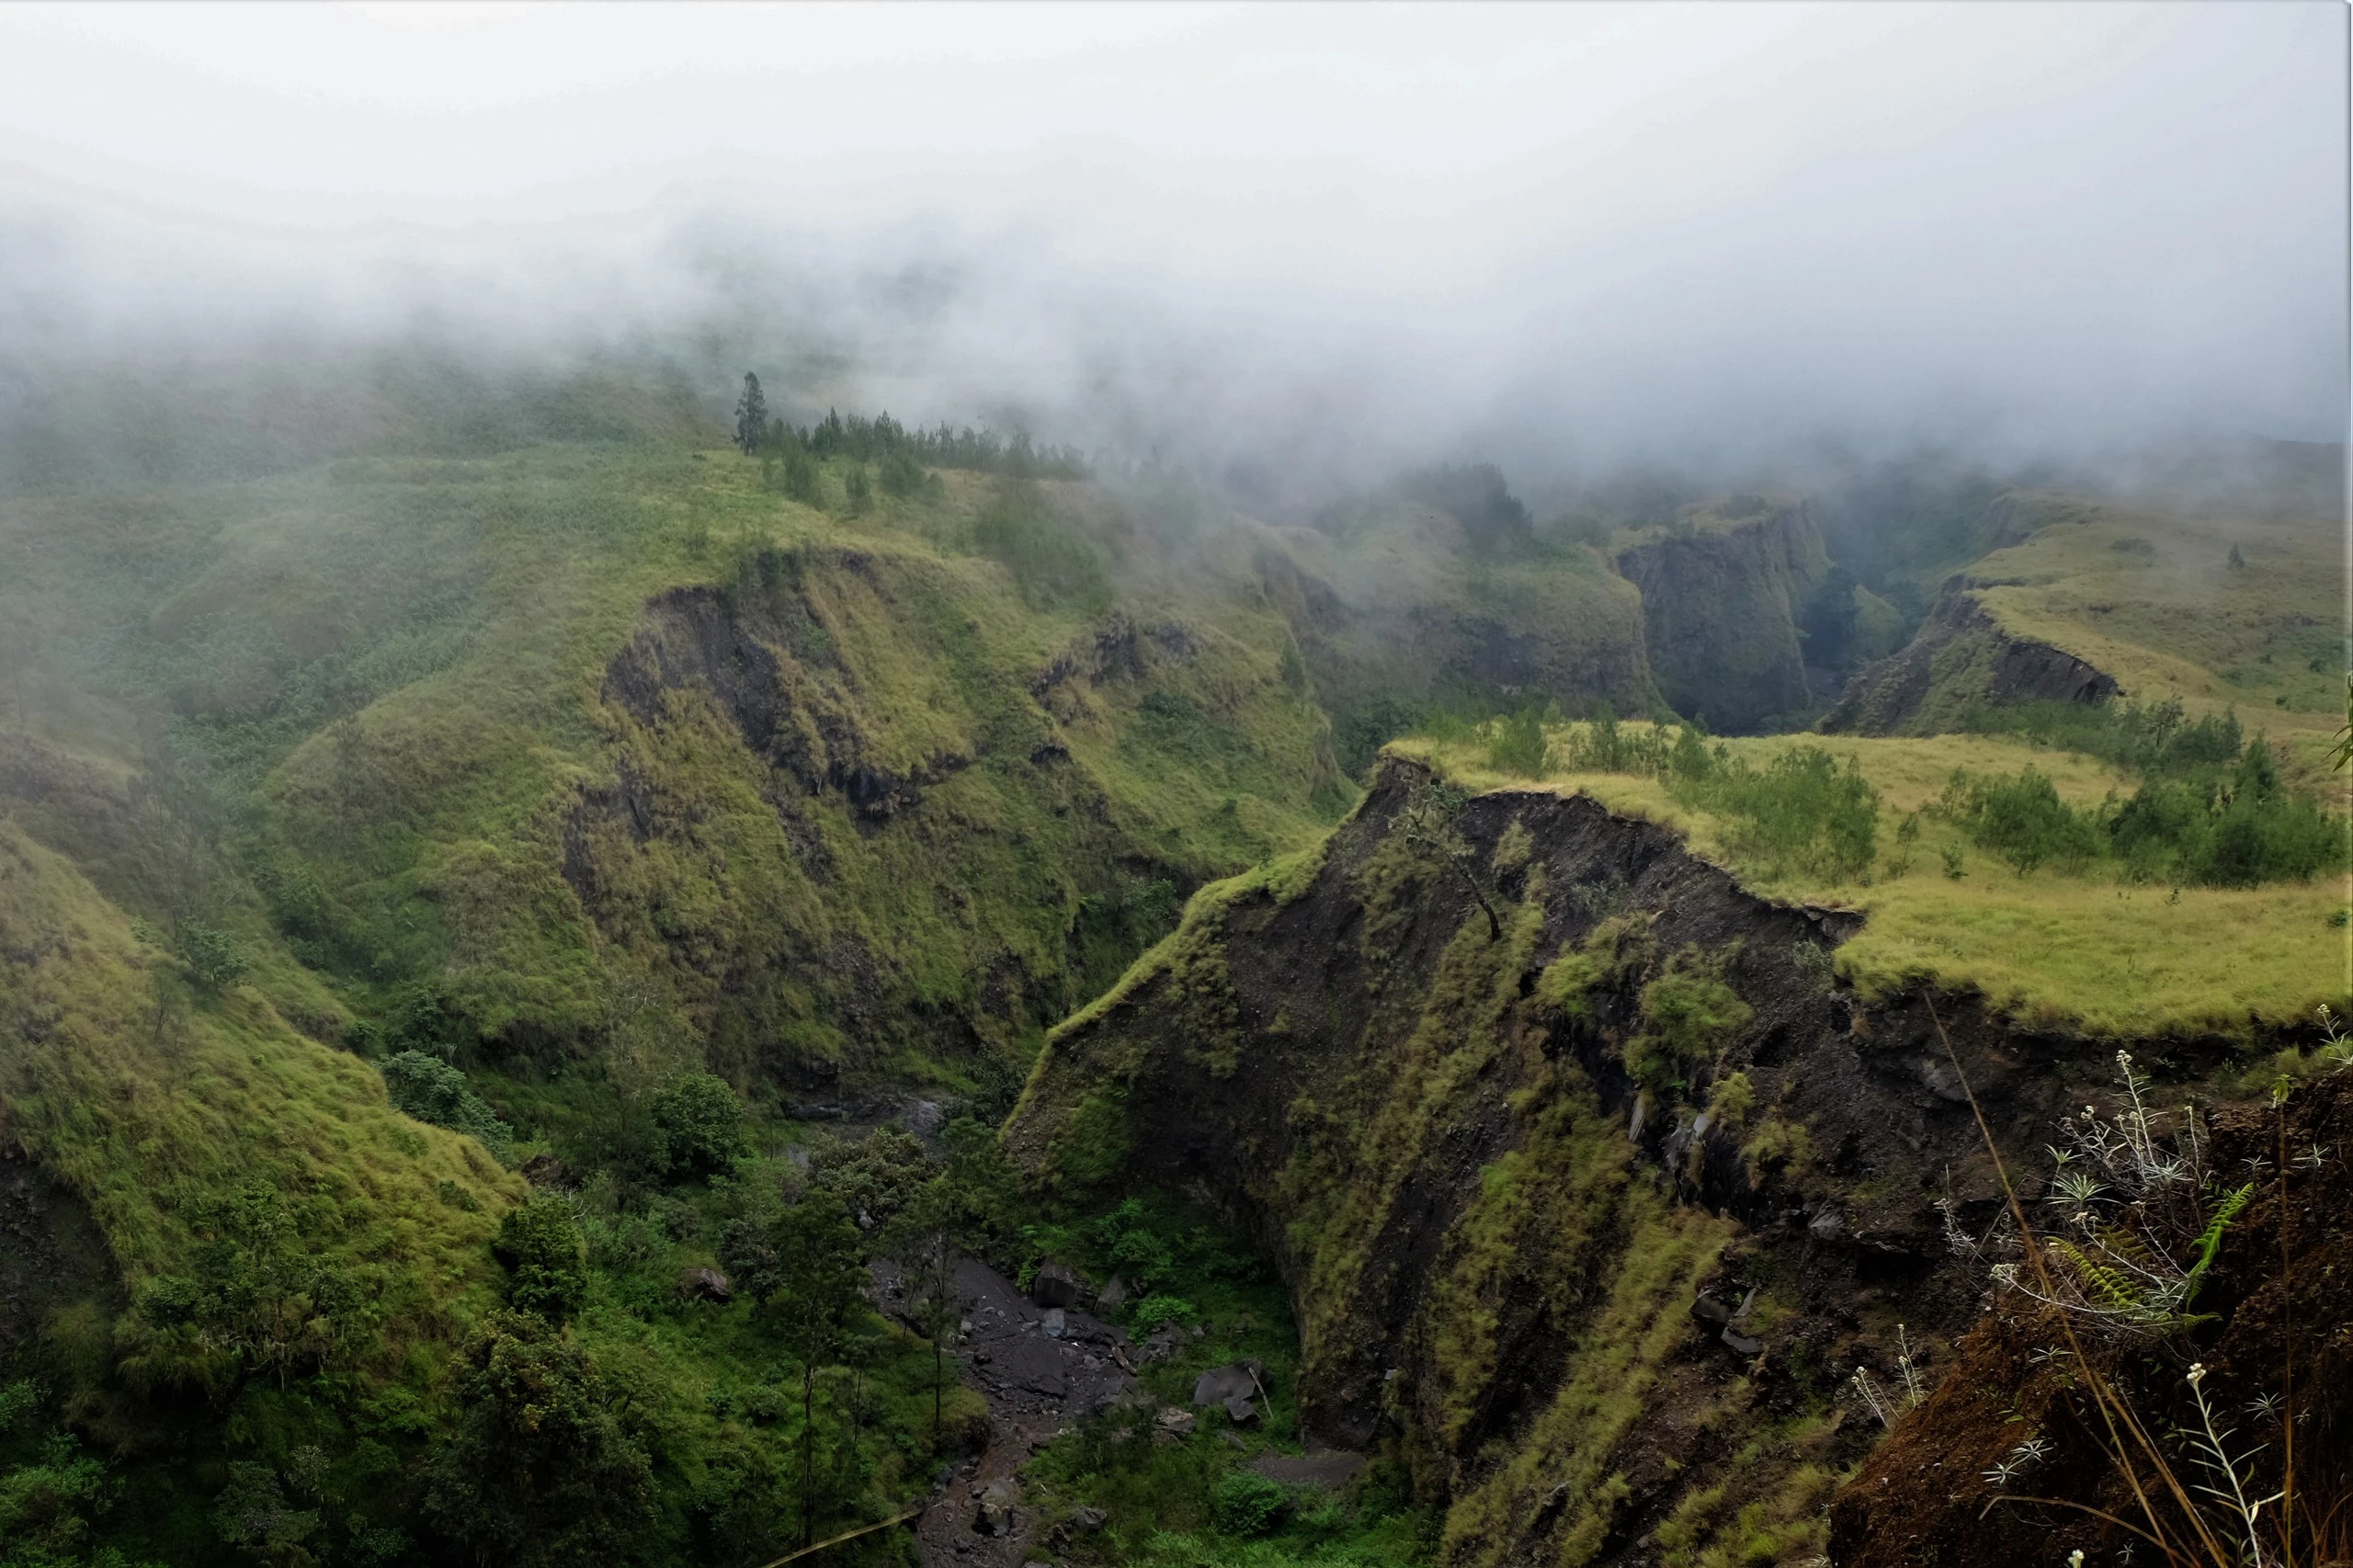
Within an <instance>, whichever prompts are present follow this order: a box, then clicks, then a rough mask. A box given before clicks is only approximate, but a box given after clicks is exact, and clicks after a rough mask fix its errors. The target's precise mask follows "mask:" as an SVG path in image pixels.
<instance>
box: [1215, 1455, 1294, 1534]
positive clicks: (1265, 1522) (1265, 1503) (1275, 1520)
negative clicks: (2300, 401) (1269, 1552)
mask: <svg viewBox="0 0 2353 1568" xmlns="http://www.w3.org/2000/svg"><path fill="white" fill-rule="evenodd" d="M1289 1508H1290V1494H1289V1493H1287V1492H1285V1491H1284V1490H1283V1489H1282V1488H1281V1487H1280V1486H1279V1485H1277V1484H1276V1483H1273V1482H1271V1481H1269V1480H1267V1478H1266V1477H1265V1476H1263V1475H1260V1474H1258V1473H1257V1472H1256V1471H1248V1470H1230V1471H1226V1472H1225V1474H1224V1475H1223V1476H1222V1478H1220V1480H1219V1481H1218V1483H1217V1490H1216V1492H1215V1493H1213V1494H1211V1504H1210V1509H1211V1515H1212V1516H1213V1517H1215V1518H1216V1520H1217V1528H1219V1529H1221V1530H1222V1531H1224V1532H1225V1533H1226V1534H1227V1535H1242V1536H1251V1535H1265V1534H1266V1533H1267V1531H1268V1530H1271V1529H1273V1528H1275V1527H1276V1526H1277V1525H1279V1524H1280V1523H1281V1522H1282V1517H1283V1515H1284V1513H1285V1512H1286V1511H1288V1510H1289Z"/></svg>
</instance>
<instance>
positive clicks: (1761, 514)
mask: <svg viewBox="0 0 2353 1568" xmlns="http://www.w3.org/2000/svg"><path fill="white" fill-rule="evenodd" d="M1618 570H1619V571H1620V573H1621V574H1624V575H1625V577H1626V578H1627V580H1628V581H1630V582H1631V583H1632V584H1633V585H1634V586H1635V587H1636V588H1638V589H1640V590H1641V591H1642V596H1643V647H1644V649H1645V652H1646V653H1647V656H1648V658H1649V661H1650V670H1651V675H1652V676H1653V677H1654V679H1655V680H1656V681H1657V682H1658V687H1659V690H1660V692H1661V693H1662V694H1663V695H1664V696H1665V699H1666V700H1667V703H1668V705H1669V706H1671V707H1672V708H1674V709H1675V710H1676V711H1677V712H1678V713H1685V714H1689V715H1692V716H1694V717H1698V718H1702V719H1704V720H1705V721H1706V722H1707V723H1708V724H1709V725H1710V727H1711V728H1713V729H1716V730H1719V731H1722V732H1724V733H1740V732H1743V731H1747V730H1753V729H1756V728H1758V727H1760V726H1762V725H1764V724H1765V723H1766V722H1768V720H1772V719H1776V718H1779V717H1783V716H1787V715H1791V714H1802V713H1803V712H1805V711H1806V710H1810V709H1812V708H1813V706H1814V703H1815V694H1814V691H1813V686H1812V684H1811V683H1810V682H1809V680H1808V678H1807V675H1806V667H1805V654H1806V650H1805V640H1804V638H1803V637H1802V635H1801V633H1800V631H1799V620H1800V617H1801V615H1802V612H1803V610H1804V608H1805V606H1806V604H1807V603H1808V601H1809V600H1810V599H1811V598H1812V597H1813V593H1814V591H1815V589H1816V588H1817V587H1818V586H1819V585H1821V583H1822V582H1823V580H1824V577H1825V576H1826V575H1827V574H1828V573H1829V570H1830V558H1829V556H1828V555H1827V554H1826V553H1825V552H1824V548H1823V542H1822V530H1821V529H1820V528H1816V527H1815V526H1814V521H1813V515H1812V514H1811V513H1810V512H1809V511H1808V510H1807V509H1806V506H1805V504H1804V503H1803V502H1802V501H1796V502H1777V501H1768V500H1767V499H1766V498H1765V497H1762V496H1745V497H1735V498H1734V499H1733V502H1731V503H1727V504H1726V505H1725V506H1723V507H1722V508H1719V509H1718V510H1717V511H1714V512H1710V513H1704V514H1701V515H1699V517H1695V518H1687V519H1685V522H1684V525H1683V526H1678V527H1676V528H1668V529H1666V530H1665V532H1664V533H1662V534H1660V535H1659V536H1658V537H1655V538H1653V539H1650V540H1645V541H1644V542H1643V543H1641V544H1637V545H1634V546H1632V547H1631V548H1630V549H1628V550H1625V551H1620V554H1619V556H1618Z"/></svg>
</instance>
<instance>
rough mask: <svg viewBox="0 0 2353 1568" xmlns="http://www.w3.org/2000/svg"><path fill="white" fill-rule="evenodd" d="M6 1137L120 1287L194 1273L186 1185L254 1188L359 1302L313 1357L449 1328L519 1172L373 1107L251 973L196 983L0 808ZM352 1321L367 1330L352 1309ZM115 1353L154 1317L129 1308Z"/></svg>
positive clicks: (376, 1347)
mask: <svg viewBox="0 0 2353 1568" xmlns="http://www.w3.org/2000/svg"><path fill="white" fill-rule="evenodd" d="M0 884H4V885H0V951H5V952H6V955H7V958H6V1014H5V1016H4V1017H0V1074H5V1076H0V1134H4V1135H5V1136H6V1137H7V1138H8V1139H9V1141H10V1142H13V1143H15V1144H17V1145H18V1146H20V1147H22V1148H23V1149H24V1150H25V1151H26V1152H28V1153H30V1154H32V1155H33V1156H34V1157H35V1158H36V1159H38V1160H40V1162H41V1163H42V1164H44V1165H47V1166H49V1167H50V1168H51V1170H53V1171H55V1172H57V1173H58V1174H59V1175H61V1176H64V1177H65V1178H66V1179H67V1180H68V1181H70V1182H71V1183H72V1184H73V1186H74V1188H75V1189H76V1190H77V1191H78V1192H79V1193H80V1195H81V1196H82V1197H83V1199H85V1201H86V1202H87V1203H88V1204H89V1206H90V1208H91V1210H92V1211H93V1214H94V1216H95V1217H96V1219H97V1222H98V1225H99V1227H100V1229H101V1231H102V1232H103V1233H104V1234H105V1237H106V1239H107V1242H108V1245H109V1246H110V1247H111V1249H112V1252H113V1255H114V1258H115V1261H116V1264H117V1266H118V1267H119V1274H120V1278H121V1279H122V1282H123V1284H124V1286H125V1287H126V1288H127V1290H129V1291H130V1292H131V1294H133V1295H134V1296H135V1295H136V1294H137V1293H138V1292H139V1291H140V1290H142V1288H143V1287H145V1286H146V1285H148V1284H150V1283H152V1282H153V1280H155V1279H156V1278H158V1277H159V1276H161V1275H164V1274H167V1273H171V1272H174V1271H176V1270H178V1269H181V1268H184V1267H187V1265H188V1257H189V1251H190V1247H191V1245H192V1243H193V1239H194V1235H193V1230H192V1215H193V1212H194V1210H195V1209H196V1200H198V1199H201V1198H202V1197H204V1196H206V1195H208V1194H218V1193H222V1192H227V1191H232V1190H235V1189H238V1188H244V1187H253V1186H255V1185H256V1184H259V1185H260V1186H261V1187H265V1188H267V1191H268V1192H269V1193H270V1194H271V1195H274V1200H275V1201H278V1202H281V1203H283V1204H284V1205H285V1206H286V1207H287V1209H288V1210H289V1213H290V1221H291V1223H292V1224H293V1226H294V1227H295V1233H296V1234H297V1235H298V1236H299V1237H300V1244H301V1246H302V1247H303V1248H304V1249H306V1250H308V1251H309V1252H311V1253H312V1254H313V1256H315V1257H316V1258H318V1259H319V1260H320V1261H321V1262H322V1263H323V1264H324V1265H326V1266H328V1267H335V1268H337V1269H341V1270H345V1271H347V1272H348V1273H349V1274H350V1276H351V1277H352V1278H353V1280H354V1281H355V1283H356V1284H357V1286H358V1290H359V1294H360V1300H359V1301H358V1302H356V1303H355V1304H354V1308H353V1311H354V1313H355V1322H354V1323H353V1324H341V1325H337V1343H336V1345H335V1347H334V1348H333V1350H332V1351H330V1352H328V1353H327V1358H328V1359H329V1360H330V1361H341V1362H343V1364H344V1366H345V1368H346V1369H349V1368H350V1367H352V1366H354V1365H360V1364H364V1365H366V1366H369V1367H372V1368H374V1369H377V1370H379V1371H382V1370H385V1369H389V1368H391V1367H392V1366H393V1365H394V1364H396V1363H397V1362H398V1360H399V1359H400V1358H401V1356H402V1355H403V1354H404V1352H405V1350H406V1348H407V1347H408V1346H412V1345H414V1344H415V1343H416V1342H417V1341H418V1340H419V1339H420V1338H424V1339H438V1338H442V1337H445V1336H447V1335H449V1334H450V1333H451V1332H453V1329H454V1324H453V1321H452V1318H451V1313H452V1312H456V1313H457V1314H458V1317H457V1321H459V1322H462V1321H463V1319H464V1317H465V1316H466V1315H468V1313H469V1312H470V1311H471V1309H467V1308H463V1307H460V1305H459V1303H460V1301H463V1300H464V1299H465V1298H466V1297H467V1296H468V1295H469V1294H470V1293H471V1292H472V1291H473V1290H474V1288H475V1287H476V1286H477V1285H479V1284H480V1283H481V1282H482V1281H483V1280H484V1279H485V1278H488V1277H489V1276H490V1275H491V1274H492V1273H493V1272H494V1270H493V1269H492V1267H491V1265H490V1261H489V1258H488V1256H487V1254H486V1252H485V1251H484V1244H485V1243H486V1242H487V1241H488V1239H489V1236H490V1233H491V1231H492V1230H493V1229H494V1228H495V1225H496V1221H497V1215H498V1212H499V1210H500V1209H501V1207H502V1206H503V1205H504V1204H505V1203H506V1201H508V1200H511V1199H513V1198H514V1197H515V1196H516V1195H517V1194H518V1193H519V1192H520V1191H521V1189H522V1183H521V1182H520V1180H519V1179H518V1178H517V1177H516V1176H512V1175H510V1174H509V1173H507V1172H506V1171H503V1170H501V1169H500V1168H499V1167H498V1165H497V1164H496V1162H494V1161H493V1160H492V1159H490V1157H489V1156H488V1155H487V1154H486V1153H484V1152H483V1149H482V1148H481V1146H480V1145H479V1144H477V1143H475V1142H472V1140H470V1139H462V1138H460V1137H457V1136H456V1135H454V1134H452V1133H449V1132H446V1131H442V1130H440V1129H438V1128H433V1127H427V1126H425V1125H424V1124H422V1123H419V1122H415V1121H413V1120H411V1119H408V1118H407V1117H404V1116H403V1115H401V1114H400V1113H399V1112H397V1111H395V1110H393V1109H392V1108H391V1106H390V1105H389V1104H388V1103H387V1102H386V1099H385V1096H384V1086H383V1083H382V1081H381V1079H380V1078H379V1077H378V1076H377V1074H376V1073H375V1072H374V1071H373V1070H372V1069H371V1068H369V1066H368V1065H367V1064H365V1063H364V1062H358V1061H357V1060H355V1059H354V1058H352V1057H351V1056H350V1055H348V1054H347V1053H346V1052H343V1051H336V1050H334V1049H332V1048H330V1047H328V1046H325V1045H322V1044H320V1043H319V1042H318V1041H316V1040H311V1039H308V1038H306V1037H305V1036H303V1035H302V1034H301V1033H300V1032H299V1031H297V1030H296V1029H294V1028H291V1027H290V1026H289V1025H288V1024H287V1023H286V1022H285V1020H284V1019H283V1018H282V1017H280V1016H279V1015H278V1012H277V1010H276V1009H275V1008H274V1007H273V1006H271V1005H270V1003H269V1001H268V999H267V996H266V995H264V994H262V992H261V990H260V989H259V988H257V987H256V986H250V985H244V984H237V983H233V984H230V985H228V986H225V987H207V986H205V985H202V984H200V983H196V982H194V981H193V980H192V979H191V978H190V977H189V976H188V974H187V973H186V972H185V971H184V969H183V966H182V965H180V964H179V963H178V962H177V961H176V960H175V959H173V958H172V957H171V955H169V954H167V953H165V951H163V950H161V949H158V948H157V947H155V946H154V945H153V943H151V942H148V941H145V940H142V937H140V936H139V934H137V933H136V932H135V931H134V930H133V927H132V925H131V920H130V919H129V917H127V916H126V915H123V913H122V912H121V911H120V910H119V909H118V908H117V907H115V906H114V905H113V904H112V903H108V901H107V900H106V899H105V898H104V897H103V896H102V895H101V894H100V893H99V892H97V889H96V888H94V887H93V886H92V885H91V884H90V882H89V881H87V880H86V879H85V878H84V877H83V876H82V875H81V873H80V872H79V871H77V870H76V869H74V867H73V866H72V865H71V864H70V863H68V862H67V861H66V860H65V859H64V858H63V857H62V856H60V855H58V854H57V853H56V852H54V851H52V850H51V849H48V848H46V847H44V846H41V845H40V844H39V843H37V842H35V841H34V840H32V839H31V838H30V837H29V836H28V835H26V834H25V833H24V832H23V831H22V830H21V829H19V828H17V827H16V826H15V825H14V824H0ZM362 1322H364V1331H363V1329H362V1327H361V1324H362ZM119 1333H120V1335H121V1336H122V1340H123V1344H124V1346H125V1348H126V1349H128V1350H131V1351H132V1352H133V1353H136V1352H137V1351H138V1350H139V1349H141V1348H142V1347H144V1346H145V1343H146V1339H147V1325H146V1324H144V1323H143V1322H142V1320H140V1319H138V1318H137V1317H135V1316H133V1317H128V1318H126V1319H125V1320H124V1321H123V1323H122V1324H121V1325H120V1328H119Z"/></svg>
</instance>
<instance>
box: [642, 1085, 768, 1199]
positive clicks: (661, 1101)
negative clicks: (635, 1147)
mask: <svg viewBox="0 0 2353 1568" xmlns="http://www.w3.org/2000/svg"><path fill="white" fill-rule="evenodd" d="M647 1109H648V1113H649V1114H650V1115H651V1116H652V1118H653V1120H654V1157H655V1159H656V1160H657V1161H658V1162H659V1163H660V1165H661V1167H662V1170H663V1172H664V1173H665V1175H667V1176H671V1177H673V1178H675V1179H679V1180H691V1179H694V1178H698V1177H700V1178H704V1179H708V1178H709V1177H711V1176H721V1175H723V1174H725V1173H726V1172H728V1171H730V1170H732V1169H733V1168H734V1165H735V1159H736V1156H737V1155H739V1154H741V1153H743V1152H744V1102H743V1101H741V1100H740V1099H738V1098H736V1097H735V1091H734V1089H733V1087H731V1086H730V1085H729V1084H728V1083H727V1080H725V1079H724V1078H718V1077H714V1076H712V1075H711V1074H709V1073H688V1074H683V1075H681V1076H679V1077H677V1078H675V1079H673V1080H671V1082H670V1083H669V1084H668V1085H666V1086H665V1087H664V1088H662V1089H660V1090H657V1091H656V1092H655V1093H654V1096H653V1098H652V1099H651V1100H650V1101H649V1102H648V1106H647Z"/></svg>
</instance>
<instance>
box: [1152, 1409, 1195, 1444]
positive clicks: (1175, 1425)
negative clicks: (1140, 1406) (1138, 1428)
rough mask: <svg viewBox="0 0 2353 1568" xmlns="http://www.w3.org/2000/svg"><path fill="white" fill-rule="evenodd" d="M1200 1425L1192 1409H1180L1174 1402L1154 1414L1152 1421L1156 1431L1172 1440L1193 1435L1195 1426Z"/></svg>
mask: <svg viewBox="0 0 2353 1568" xmlns="http://www.w3.org/2000/svg"><path fill="white" fill-rule="evenodd" d="M1198 1425H1199V1423H1198V1422H1197V1421H1195V1420H1194V1418H1193V1413H1192V1412H1191V1411H1189V1410H1179V1409H1177V1408H1176V1406H1175V1405H1173V1404H1172V1405H1170V1406H1169V1407H1168V1408H1167V1409H1165V1410H1164V1411H1162V1412H1161V1413H1160V1414H1159V1415H1155V1416H1154V1417H1153V1421H1152V1426H1153V1430H1154V1433H1155V1434H1157V1435H1158V1436H1160V1437H1165V1438H1167V1439H1169V1440H1171V1441H1174V1440H1176V1438H1179V1437H1191V1436H1192V1435H1193V1428H1194V1427H1195V1426H1198Z"/></svg>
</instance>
